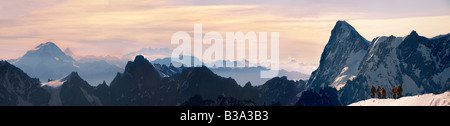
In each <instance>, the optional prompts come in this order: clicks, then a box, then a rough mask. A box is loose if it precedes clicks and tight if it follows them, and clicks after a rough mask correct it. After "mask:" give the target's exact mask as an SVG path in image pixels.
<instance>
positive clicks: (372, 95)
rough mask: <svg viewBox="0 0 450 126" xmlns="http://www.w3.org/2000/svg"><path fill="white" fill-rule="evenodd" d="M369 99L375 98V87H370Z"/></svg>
mask: <svg viewBox="0 0 450 126" xmlns="http://www.w3.org/2000/svg"><path fill="white" fill-rule="evenodd" d="M370 97H371V98H375V87H374V86H373V85H372V88H371V89H370Z"/></svg>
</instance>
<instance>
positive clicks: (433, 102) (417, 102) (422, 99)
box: [349, 91, 450, 106]
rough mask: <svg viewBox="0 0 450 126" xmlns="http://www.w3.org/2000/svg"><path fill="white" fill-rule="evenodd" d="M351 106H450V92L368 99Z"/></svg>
mask: <svg viewBox="0 0 450 126" xmlns="http://www.w3.org/2000/svg"><path fill="white" fill-rule="evenodd" d="M349 106H450V91H447V92H445V93H442V94H436V95H435V94H432V93H430V94H424V95H416V96H408V97H402V98H400V99H376V98H372V99H368V100H364V101H359V102H356V103H353V104H350V105H349Z"/></svg>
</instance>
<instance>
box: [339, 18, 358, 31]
mask: <svg viewBox="0 0 450 126" xmlns="http://www.w3.org/2000/svg"><path fill="white" fill-rule="evenodd" d="M334 29H342V30H345V31H356V30H355V28H353V26H351V25H350V24H349V23H347V22H346V21H345V20H342V21H341V20H340V21H337V22H336V25H335V27H334Z"/></svg>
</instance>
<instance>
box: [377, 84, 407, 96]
mask: <svg viewBox="0 0 450 126" xmlns="http://www.w3.org/2000/svg"><path fill="white" fill-rule="evenodd" d="M402 92H403V88H402V86H401V85H398V87H395V86H394V88H392V92H391V93H392V97H393V98H394V99H396V98H400V97H401V96H402ZM375 95H376V96H378V98H386V96H387V91H386V89H384V88H381V87H380V86H377V88H376V89H375V87H374V86H373V85H372V88H371V89H370V97H371V98H375Z"/></svg>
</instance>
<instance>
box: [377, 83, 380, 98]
mask: <svg viewBox="0 0 450 126" xmlns="http://www.w3.org/2000/svg"><path fill="white" fill-rule="evenodd" d="M377 96H378V98H381V88H380V86H377Z"/></svg>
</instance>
